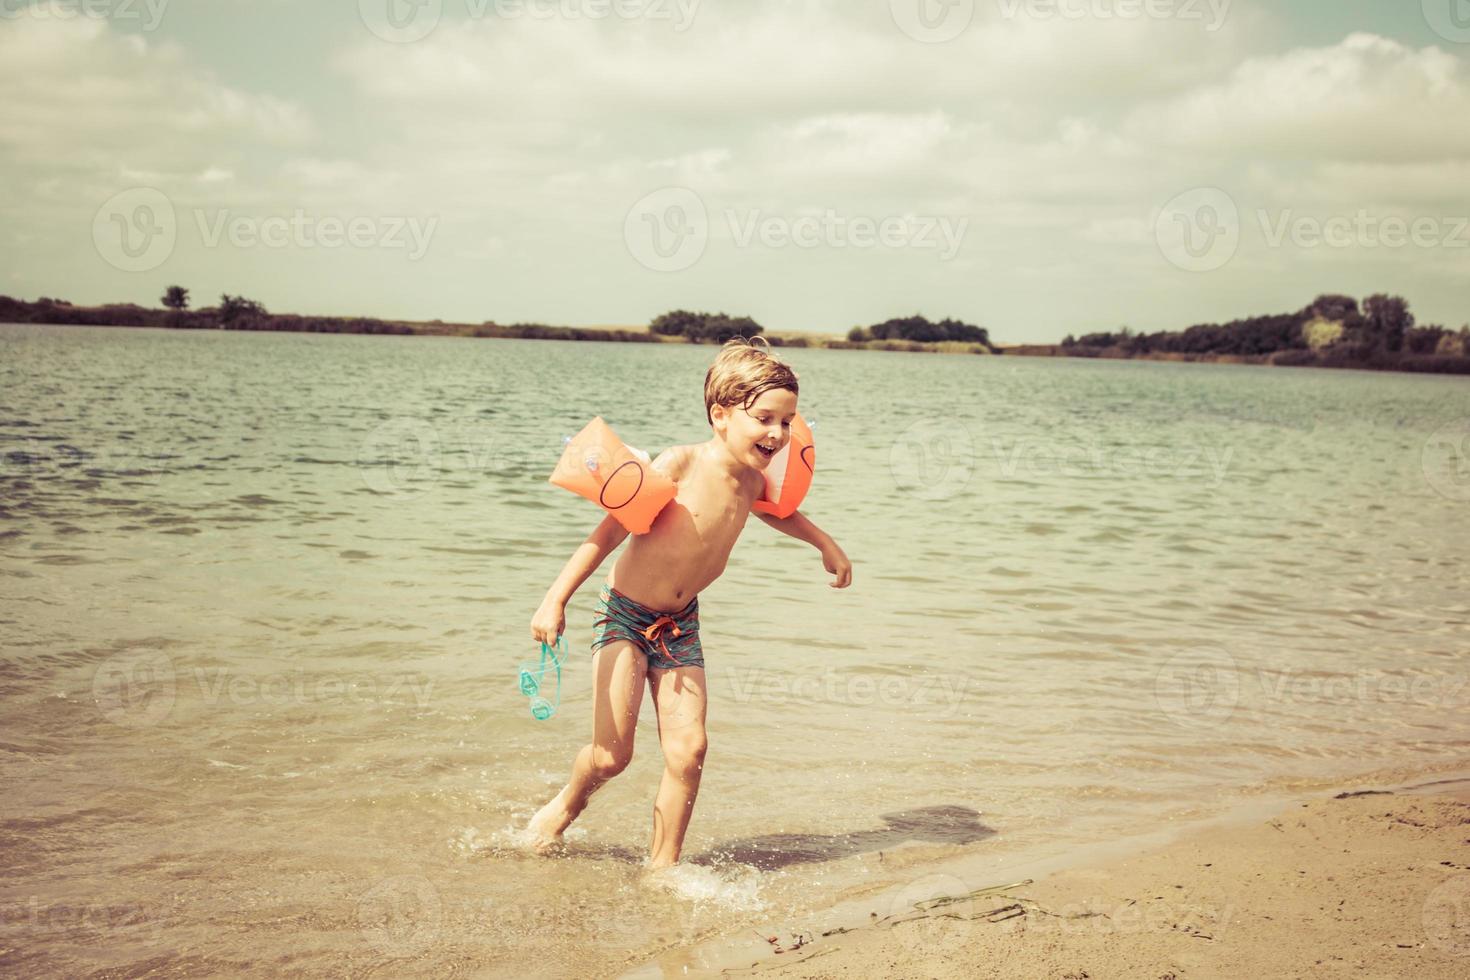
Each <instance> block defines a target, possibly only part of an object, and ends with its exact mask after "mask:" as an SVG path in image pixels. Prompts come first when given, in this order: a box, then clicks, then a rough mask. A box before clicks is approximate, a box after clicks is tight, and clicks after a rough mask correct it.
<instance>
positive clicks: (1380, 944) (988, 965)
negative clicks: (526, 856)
mask: <svg viewBox="0 0 1470 980" xmlns="http://www.w3.org/2000/svg"><path fill="white" fill-rule="evenodd" d="M938 883H940V878H939V877H938V876H935V880H934V881H933V882H931V883H930V884H929V885H927V886H926V885H924V884H922V883H919V884H916V887H918V888H921V889H922V888H924V887H930V888H933V890H934V891H935V892H938V893H939V894H936V895H935V896H933V897H930V898H928V899H919V900H917V901H915V902H912V903H905V904H904V907H903V908H900V909H898V910H896V911H889V910H890V909H891V908H892V906H891V905H889V904H880V903H878V902H875V903H874V904H875V905H876V906H877V910H876V911H874V912H872V913H870V915H871V924H870V925H869V926H868V927H866V928H857V929H854V930H850V931H845V932H843V931H833V932H832V933H831V934H828V935H823V934H821V933H820V932H807V933H804V934H802V933H790V934H781V935H776V936H774V937H773V938H774V939H775V940H776V942H775V943H772V945H771V948H770V950H769V951H768V952H767V954H766V955H764V956H761V957H759V958H757V959H754V960H751V961H750V962H749V965H748V966H746V967H744V968H735V969H728V970H726V972H727V973H729V974H734V975H740V974H744V973H760V974H761V975H769V976H777V977H789V978H810V980H818V978H829V977H851V976H895V977H897V976H901V977H936V978H951V977H954V978H958V977H1026V978H1036V977H1048V978H1057V980H1084V978H1085V980H1104V978H1111V977H1127V978H1142V977H1147V978H1158V980H1183V978H1185V977H1190V978H1197V977H1230V978H1238V977H1349V976H1351V977H1414V978H1425V980H1427V978H1440V977H1443V978H1450V977H1454V978H1461V977H1465V976H1467V975H1470V781H1465V780H1454V781H1444V782H1436V783H1429V784H1424V785H1421V786H1416V787H1413V788H1411V789H1400V790H1398V791H1396V792H1390V791H1384V790H1345V791H1344V792H1343V793H1342V794H1339V795H1338V796H1336V797H1329V798H1324V799H1314V800H1310V801H1306V802H1300V803H1297V804H1294V805H1292V806H1290V807H1289V808H1287V809H1285V810H1284V811H1282V812H1280V813H1279V814H1277V815H1276V816H1275V817H1273V818H1271V819H1268V820H1266V821H1264V822H1261V821H1251V822H1250V823H1248V824H1246V825H1243V826H1233V827H1227V828H1224V829H1220V828H1215V829H1210V830H1204V831H1195V832H1190V833H1188V834H1187V835H1186V836H1184V837H1182V838H1180V839H1179V840H1177V841H1175V842H1174V843H1172V844H1169V845H1167V846H1164V847H1160V848H1156V849H1154V850H1151V851H1146V852H1144V853H1140V854H1137V855H1133V856H1130V857H1127V858H1124V859H1118V860H1109V861H1104V862H1101V863H1096V864H1093V865H1088V866H1078V867H1074V868H1071V869H1068V870H1064V871H1059V872H1057V873H1054V874H1050V875H1046V876H1044V877H1040V878H1038V879H1037V880H1034V881H1024V882H1017V883H1012V882H1001V883H998V884H997V885H996V886H993V887H990V888H985V889H982V890H979V891H972V892H969V893H965V894H959V895H956V894H943V889H941V888H934V885H936V884H938ZM793 947H795V948H793ZM778 948H782V949H783V951H782V952H780V953H777V952H776V950H777V949H778ZM694 972H695V969H693V968H692V969H691V970H690V973H691V974H692V973H694Z"/></svg>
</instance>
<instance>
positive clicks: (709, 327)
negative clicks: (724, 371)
mask: <svg viewBox="0 0 1470 980" xmlns="http://www.w3.org/2000/svg"><path fill="white" fill-rule="evenodd" d="M648 329H649V332H650V333H654V334H658V335H659V336H662V337H683V338H684V339H686V340H688V341H689V342H690V343H692V344H709V343H713V344H723V343H724V342H725V341H727V340H729V339H730V338H732V337H756V336H759V335H760V334H763V333H765V332H766V328H765V327H763V326H761V325H760V324H759V323H756V322H755V321H754V320H752V319H751V318H750V317H748V316H730V315H729V314H728V313H691V312H690V311H689V310H671V311H669V312H668V313H664V314H662V315H660V316H657V317H655V318H654V320H653V322H652V323H650V324H649V325H648Z"/></svg>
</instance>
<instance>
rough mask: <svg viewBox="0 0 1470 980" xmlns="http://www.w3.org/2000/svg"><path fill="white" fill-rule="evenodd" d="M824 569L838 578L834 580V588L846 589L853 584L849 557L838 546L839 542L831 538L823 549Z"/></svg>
mask: <svg viewBox="0 0 1470 980" xmlns="http://www.w3.org/2000/svg"><path fill="white" fill-rule="evenodd" d="M822 567H823V568H825V569H827V571H829V572H831V573H832V574H833V575H835V576H837V577H836V578H835V579H833V580H832V588H834V589H845V588H847V587H848V586H849V585H851V584H852V562H850V561H848V560H847V555H846V554H845V553H844V552H843V550H842V549H841V548H839V547H838V546H837V542H836V541H833V540H831V539H830V538H829V539H828V540H827V543H826V544H825V545H824V546H823V547H822Z"/></svg>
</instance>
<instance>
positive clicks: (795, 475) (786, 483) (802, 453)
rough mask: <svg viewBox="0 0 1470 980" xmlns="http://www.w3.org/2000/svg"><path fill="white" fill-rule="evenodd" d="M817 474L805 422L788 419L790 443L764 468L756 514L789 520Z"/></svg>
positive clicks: (811, 441) (815, 448) (755, 507)
mask: <svg viewBox="0 0 1470 980" xmlns="http://www.w3.org/2000/svg"><path fill="white" fill-rule="evenodd" d="M816 471H817V446H816V442H815V441H814V440H813V439H812V430H811V427H810V426H809V425H807V424H806V419H804V418H802V417H801V415H800V414H798V415H797V416H796V417H795V418H793V419H792V420H791V441H790V442H788V443H787V444H786V445H785V446H784V447H783V448H782V449H781V451H780V452H779V453H777V454H776V455H775V456H773V457H772V458H771V462H770V464H769V465H767V466H766V473H765V476H766V492H765V494H764V495H763V496H762V497H761V499H760V500H757V501H756V502H755V504H754V508H753V509H754V510H755V511H756V512H757V513H760V514H771V515H772V516H774V517H790V516H791V515H792V514H794V513H796V508H798V507H800V506H801V502H802V500H803V499H804V498H805V497H806V492H807V490H809V489H811V485H812V476H813V475H815V473H816Z"/></svg>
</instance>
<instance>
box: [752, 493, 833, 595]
mask: <svg viewBox="0 0 1470 980" xmlns="http://www.w3.org/2000/svg"><path fill="white" fill-rule="evenodd" d="M756 516H757V517H759V518H760V519H761V520H763V521H765V522H766V523H767V524H769V525H771V527H773V528H775V529H776V530H778V531H780V532H781V533H782V534H789V535H791V536H792V537H793V538H796V539H797V540H798V541H805V542H806V543H807V544H809V545H811V546H812V547H814V548H816V549H817V550H818V551H820V552H821V553H822V567H824V568H826V569H827V571H829V572H831V573H832V574H833V575H835V576H837V577H836V578H835V579H834V580H833V581H832V588H834V589H845V588H847V587H848V586H849V585H851V584H852V562H850V561H848V560H847V555H846V554H845V553H844V552H843V550H842V549H841V548H840V547H838V546H837V542H836V541H833V540H832V536H831V535H830V534H828V533H827V532H826V531H823V530H822V529H821V528H819V527H817V526H816V525H815V524H813V523H812V522H811V520H810V519H809V518H808V517H807V516H806V515H805V514H803V513H802V512H801V511H797V512H796V513H794V514H792V515H791V516H790V517H775V516H772V515H771V514H759V513H758V514H757V515H756Z"/></svg>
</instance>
